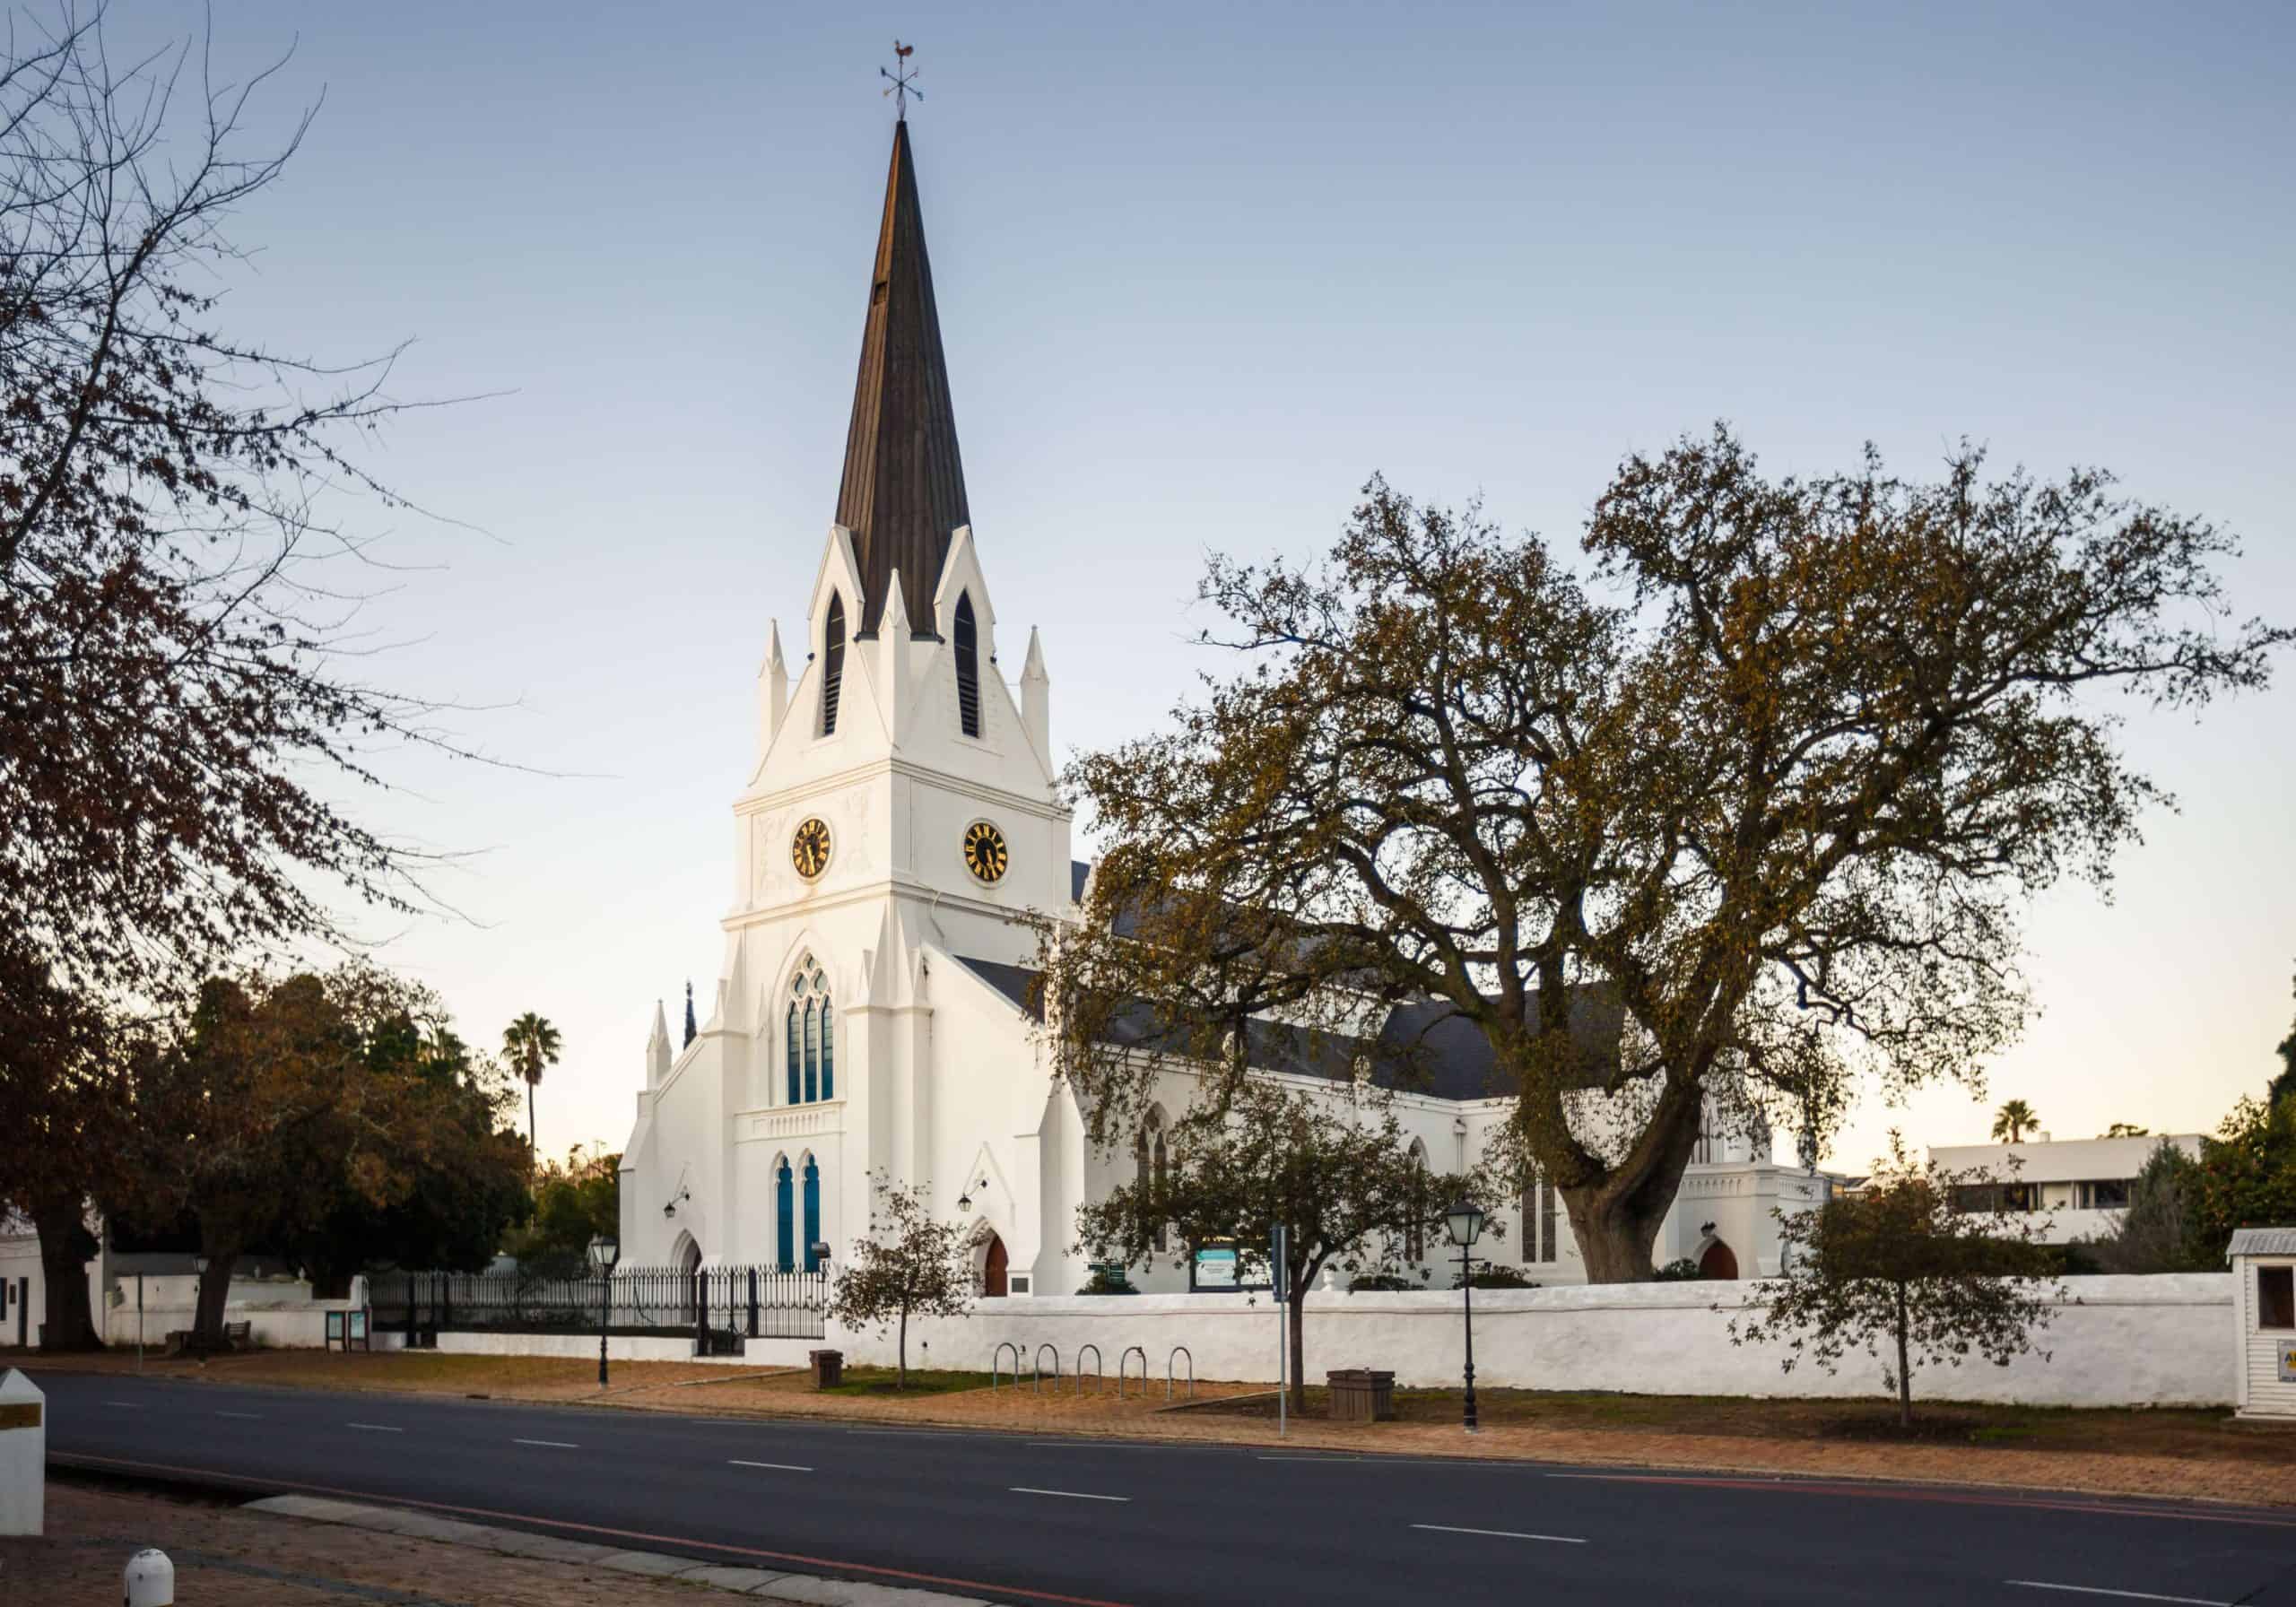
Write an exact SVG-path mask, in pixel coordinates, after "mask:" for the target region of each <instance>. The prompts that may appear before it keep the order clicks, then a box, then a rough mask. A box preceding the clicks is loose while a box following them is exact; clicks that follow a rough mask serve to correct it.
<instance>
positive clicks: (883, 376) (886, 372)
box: [837, 122, 972, 636]
mask: <svg viewBox="0 0 2296 1607" xmlns="http://www.w3.org/2000/svg"><path fill="white" fill-rule="evenodd" d="M837 522H838V523H839V524H840V525H842V526H845V527H846V528H847V529H848V530H849V531H851V532H852V533H853V555H854V557H855V559H856V560H858V562H859V563H860V566H861V585H862V588H863V589H864V590H865V592H866V593H867V598H866V601H865V607H864V610H863V612H862V616H861V621H860V624H859V629H858V631H857V634H859V635H863V636H866V635H869V634H871V633H873V632H874V631H875V630H876V629H877V623H878V621H879V620H880V618H882V616H883V613H884V609H885V595H886V593H887V592H888V591H889V590H891V586H892V577H893V575H894V574H895V573H896V572H898V573H899V574H900V589H901V595H903V596H904V597H906V598H907V599H908V601H909V629H910V630H913V631H915V632H917V633H918V634H919V635H926V634H929V633H930V632H931V631H932V630H933V593H934V590H935V587H937V586H939V585H940V583H941V565H942V561H943V560H944V559H946V558H947V557H948V555H949V539H950V536H951V535H952V534H953V533H954V532H955V530H956V529H957V527H958V526H961V525H970V524H971V523H972V515H971V514H970V512H969V511H968V509H967V508H966V505H965V471H964V463H963V460H962V459H961V457H959V456H958V454H957V416H956V408H955V404H953V403H952V401H951V400H950V396H949V363H948V359H947V357H946V356H944V354H943V352H942V350H941V315H940V313H939V311H938V310H937V309H936V308H935V307H934V305H933V265H932V263H931V261H930V260H929V259H928V258H927V257H926V254H925V217H924V213H923V211H922V209H921V208H920V207H919V206H918V200H917V173H916V165H915V163H914V161H912V160H911V158H910V156H909V125H908V124H907V123H905V122H902V123H896V124H894V125H893V154H892V165H891V169H890V170H889V171H888V172H887V173H886V175H885V212H884V217H883V221H882V222H880V223H879V225H878V228H877V260H876V266H875V271H874V273H872V274H870V279H869V312H868V317H867V319H866V321H865V323H864V324H863V325H862V327H861V372H860V376H859V378H857V379H856V380H855V381H854V386H853V422H852V424H851V426H850V427H849V428H848V430H847V431H846V436H845V476H844V479H843V481H842V482H840V483H839V486H838V491H837Z"/></svg>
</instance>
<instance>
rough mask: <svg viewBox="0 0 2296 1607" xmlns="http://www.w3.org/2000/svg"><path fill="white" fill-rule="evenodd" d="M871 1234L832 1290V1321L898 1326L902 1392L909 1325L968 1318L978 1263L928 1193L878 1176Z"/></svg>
mask: <svg viewBox="0 0 2296 1607" xmlns="http://www.w3.org/2000/svg"><path fill="white" fill-rule="evenodd" d="M869 1181H870V1188H871V1193H872V1195H873V1202H872V1205H871V1209H870V1213H869V1230H868V1231H867V1232H866V1233H865V1234H863V1235H862V1236H861V1237H860V1238H857V1239H856V1240H855V1241H854V1244H853V1251H852V1256H851V1259H850V1260H849V1261H848V1263H847V1264H846V1265H845V1266H843V1267H842V1268H840V1269H839V1272H838V1274H837V1277H836V1280H835V1281H833V1282H832V1283H831V1287H830V1298H829V1315H830V1316H831V1318H832V1319H834V1320H835V1321H837V1322H839V1323H842V1324H844V1325H846V1326H847V1327H848V1328H872V1329H876V1330H879V1331H882V1330H883V1328H884V1327H885V1325H887V1324H891V1325H893V1326H894V1328H895V1333H896V1337H895V1340H894V1356H895V1358H896V1360H897V1362H898V1365H899V1368H900V1371H899V1374H898V1376H897V1380H896V1387H898V1388H901V1389H907V1388H908V1387H909V1318H910V1317H912V1316H967V1315H969V1314H970V1311H971V1309H972V1301H973V1284H972V1257H971V1255H970V1252H969V1251H968V1250H967V1249H966V1247H965V1237H964V1234H963V1232H962V1231H961V1229H958V1228H957V1227H955V1226H954V1225H953V1224H952V1223H948V1222H944V1221H942V1220H939V1219H937V1218H936V1217H935V1216H934V1214H933V1212H932V1210H931V1208H930V1207H929V1206H928V1205H927V1204H926V1197H925V1190H924V1189H923V1188H922V1187H921V1186H913V1187H904V1186H901V1185H900V1184H896V1183H895V1182H893V1181H892V1179H891V1177H887V1176H886V1175H885V1174H884V1173H883V1172H875V1173H872V1174H871V1175H870V1179H869Z"/></svg>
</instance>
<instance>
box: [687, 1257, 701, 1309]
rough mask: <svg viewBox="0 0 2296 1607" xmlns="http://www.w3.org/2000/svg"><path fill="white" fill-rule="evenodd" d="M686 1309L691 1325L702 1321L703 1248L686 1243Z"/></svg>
mask: <svg viewBox="0 0 2296 1607" xmlns="http://www.w3.org/2000/svg"><path fill="white" fill-rule="evenodd" d="M685 1309H686V1321H688V1322H689V1323H694V1322H700V1320H701V1247H700V1245H698V1244H696V1243H695V1242H694V1241H693V1240H692V1239H691V1238H687V1240H686V1241H685Z"/></svg>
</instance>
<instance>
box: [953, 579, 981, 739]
mask: <svg viewBox="0 0 2296 1607" xmlns="http://www.w3.org/2000/svg"><path fill="white" fill-rule="evenodd" d="M957 724H958V725H960V726H961V727H962V728H963V730H964V734H966V735H967V736H978V735H979V734H980V633H979V631H978V630H977V629H976V628H975V626H974V624H973V620H972V595H971V594H970V593H969V592H960V593H959V594H958V595H957Z"/></svg>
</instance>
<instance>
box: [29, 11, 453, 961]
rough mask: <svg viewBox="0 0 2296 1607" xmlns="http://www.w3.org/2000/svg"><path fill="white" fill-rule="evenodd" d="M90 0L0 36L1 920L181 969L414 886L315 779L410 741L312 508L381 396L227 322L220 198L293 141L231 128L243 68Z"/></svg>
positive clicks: (337, 774)
mask: <svg viewBox="0 0 2296 1607" xmlns="http://www.w3.org/2000/svg"><path fill="white" fill-rule="evenodd" d="M102 24H103V13H102V11H101V8H100V7H96V8H92V9H90V10H88V11H85V12H81V11H76V10H74V9H73V8H72V7H71V6H70V5H69V4H66V5H65V8H64V9H62V10H60V11H59V12H57V13H55V14H54V17H53V20H52V21H50V22H48V23H47V24H46V25H45V26H43V25H42V24H41V23H40V22H37V21H35V20H34V19H33V18H32V17H31V16H30V14H29V13H15V14H14V15H13V17H12V19H11V30H10V37H9V39H8V44H7V50H6V56H5V59H4V61H0V925H4V926H5V928H6V929H7V930H8V931H9V932H10V933H11V934H13V936H14V938H15V939H16V940H17V941H19V942H21V943H22V944H23V946H24V947H25V948H26V949H27V950H28V951H31V952H35V953H39V954H44V955H45V956H47V958H48V961H49V962H50V964H51V965H52V966H53V967H54V968H55V969H56V972H57V976H58V977H59V979H60V980H62V981H63V982H64V983H65V985H66V986H72V987H75V988H78V987H101V988H109V989H125V990H130V991H135V992H143V993H152V992H158V991H161V990H167V989H175V990H178V991H180V990H182V989H183V988H185V987H187V986H188V985H190V984H191V983H194V982H196V980H197V978H198V977H200V976H201V975H203V974H204V971H205V970H206V969H208V968H209V967H210V966H211V965H212V964H213V963H217V962H219V961H220V960H222V959H224V958H226V957H233V956H238V955H240V954H242V953H244V952H245V951H248V950H249V949H250V948H253V947H259V946H265V945H277V944H280V943H282V942H287V941H290V940H293V939H297V938H303V937H309V936H320V937H328V938H333V937H340V936H342V935H344V934H343V933H342V931H341V929H340V927H339V925H338V922H337V919H336V917H335V916H334V915H333V914H332V913H330V904H329V900H328V897H327V895H328V892H329V890H334V891H335V892H336V893H338V894H342V895H345V896H347V897H348V898H349V899H351V900H352V901H354V902H365V903H368V904H371V905H375V906H379V907H383V908H388V909H392V910H398V911H407V910H410V909H413V908H422V907H435V906H434V905H432V903H431V900H430V899H427V897H426V896H425V895H424V894H423V892H422V888H421V885H420V883H419V882H418V881H417V880H416V876H417V873H419V871H420V869H421V867H422V863H423V861H422V856H419V855H416V854H414V853H412V852H410V851H409V850H408V849H407V848H406V847H404V846H401V845H398V844H396V843H394V842H393V841H391V840H390V839H388V838H386V837H384V836H382V835H381V834H379V833H378V832H376V831H375V830H371V829H370V828H368V827H365V826H362V825H361V824H360V823H359V822H358V821H355V820H354V819H352V816H351V815H350V814H349V813H347V812H345V809H344V806H343V805H342V803H340V802H339V801H338V800H339V798H340V796H341V795H342V794H343V792H344V788H343V786H341V785H340V784H342V783H345V782H348V783H351V784H352V786H353V788H355V787H356V786H362V785H372V784H375V783H376V782H377V780H378V777H377V774H376V772H375V770H374V769H373V768H372V763H371V760H372V757H373V754H374V752H375V751H376V750H377V749H378V748H379V747H382V746H386V745H389V744H392V743H403V742H413V743H439V742H441V741H443V740H444V739H443V738H442V736H441V734H439V731H438V729H437V728H436V726H435V725H434V724H433V722H434V720H435V718H436V717H437V715H438V714H439V709H438V707H437V706H435V705H431V704H426V703H424V702H422V701H421V700H418V699H411V698H406V697H401V696H397V695H394V694H392V693H390V692H387V691H381V690H378V688H376V687H374V686H373V685H371V684H370V683H369V682H367V681H366V680H365V679H364V678H363V675H362V673H361V665H360V663H359V660H360V659H361V657H362V656H364V654H365V653H366V652H367V651H368V650H369V648H370V646H371V644H369V643H367V642H365V641H363V640H362V639H361V638H360V637H359V636H358V635H356V634H355V633H354V631H353V630H352V624H353V620H354V616H355V613H356V611H357V605H358V598H357V597H356V595H353V594H352V592H351V591H349V590H346V589H344V588H343V587H342V586H340V585H339V583H338V582H336V581H335V579H333V578H331V570H332V568H333V567H334V563H335V561H348V562H350V563H352V564H358V563H361V562H362V561H365V559H364V555H363V553H362V542H361V539H360V538H359V537H358V536H356V535H355V534H352V533H351V532H349V531H347V530H346V529H344V527H342V526H340V525H338V524H336V523H334V522H331V520H330V518H329V517H328V515H327V514H326V511H325V508H326V505H327V504H328V502H329V500H330V499H332V498H334V497H335V496H337V495H338V494H342V495H348V496H350V497H352V498H353V499H357V498H359V497H361V495H363V496H364V498H365V499H367V500H369V501H370V503H371V502H372V501H375V500H378V499H379V501H380V502H382V503H383V504H385V505H389V506H404V504H403V503H401V502H400V501H399V499H397V498H396V497H394V496H393V495H392V494H391V492H390V491H388V490H387V489H386V488H385V487H384V486H382V485H381V484H379V483H378V482H377V481H376V480H375V479H374V478H373V477H371V476H370V475H369V474H368V473H365V472H364V471H363V470H361V468H360V467H359V466H358V465H357V464H356V462H355V461H353V459H352V456H350V451H351V449H352V447H354V445H355V444H356V443H357V442H358V441H360V440H361V439H362V438H363V437H365V436H367V435H368V434H369V433H370V432H371V431H372V430H374V429H375V428H376V426H378V424H379V423H380V422H381V421H384V420H385V419H387V417H388V416H390V415H391V414H392V413H394V412H395V411H396V406H397V404H394V403H393V402H392V401H391V400H390V399H389V398H388V397H387V396H386V395H385V394H384V391H383V385H384V382H385V380H386V378H387V376H388V374H389V370H390V357H389V356H385V357H383V358H381V359H379V360H375V361H373V362H369V363H362V364H355V365H352V366H351V367H349V368H347V369H346V368H335V367H329V366H326V365H323V364H321V363H318V362H317V361H314V360H308V359H304V358H300V357H294V356H290V355H286V354H283V353H281V352H274V351H271V350H268V349H266V348H265V347H264V346H262V345H260V344H257V343H250V342H248V340H246V339H244V338H242V337H239V336H238V335H234V334H230V333H228V332H227V331H226V330H225V329H224V328H223V326H222V311H223V308H222V287H223V286H224V285H225V284H226V283H227V282H229V281H230V278H231V276H232V270H233V268H234V267H235V265H236V264H237V263H238V261H239V251H238V249H237V248H236V247H235V246H234V244H233V243H232V241H231V240H230V238H229V236H228V234H227V233H226V227H227V224H228V222H229V221H230V216H231V214H232V213H233V212H234V211H235V210H236V209H237V208H238V207H239V206H240V205H241V204H243V203H245V202H247V201H248V199H250V198H251V197H253V196H255V195H258V194H259V193H261V192H263V191H264V190H265V189H266V188H268V187H270V186H271V185H272V184H273V183H274V181H275V180H276V179H277V178H279V176H280V174H281V172H282V170H283V169H284V167H285V165H286V163H287V162H288V161H289V160H290V159H291V157H292V156H293V155H294V153H295V152H296V149H297V148H298V146H299V145H300V142H301V139H302V137H303V132H304V130H305V128H307V127H308V126H309V117H308V115H307V116H306V117H305V118H304V119H303V121H302V122H301V123H300V124H299V125H298V126H297V127H296V128H295V130H294V132H293V133H292V134H291V135H290V136H289V137H288V139H287V140H286V141H285V143H284V144H283V146H281V147H280V148H278V149H275V150H271V151H268V152H252V153H250V152H246V151H244V150H243V149H242V147H243V145H244V143H245V140H244V137H243V133H242V130H243V126H244V122H245V119H246V117H247V114H248V109H249V106H250V103H251V100H252V98H253V97H254V95H255V94H256V93H257V91H258V90H259V89H261V88H262V87H263V85H264V83H265V80H266V79H267V78H268V76H269V75H270V74H269V73H268V72H266V73H259V74H256V75H255V76H254V77H253V78H252V79H251V80H249V81H248V82H247V83H236V84H225V83H215V82H213V80H212V78H211V77H210V76H209V74H208V62H207V59H206V57H205V56H204V52H203V51H202V50H201V49H200V48H198V46H197V44H196V41H195V42H193V43H190V44H186V45H183V46H181V47H178V48H175V49H172V50H170V51H167V52H163V53H161V54H159V55H155V56H149V57H145V58H143V59H140V60H136V61H134V62H130V63H126V64H124V65H123V64H119V63H117V62H115V60H114V59H113V57H112V56H111V53H110V51H109V48H108V47H107V44H106V41H105V38H104V33H103V27H102Z"/></svg>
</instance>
